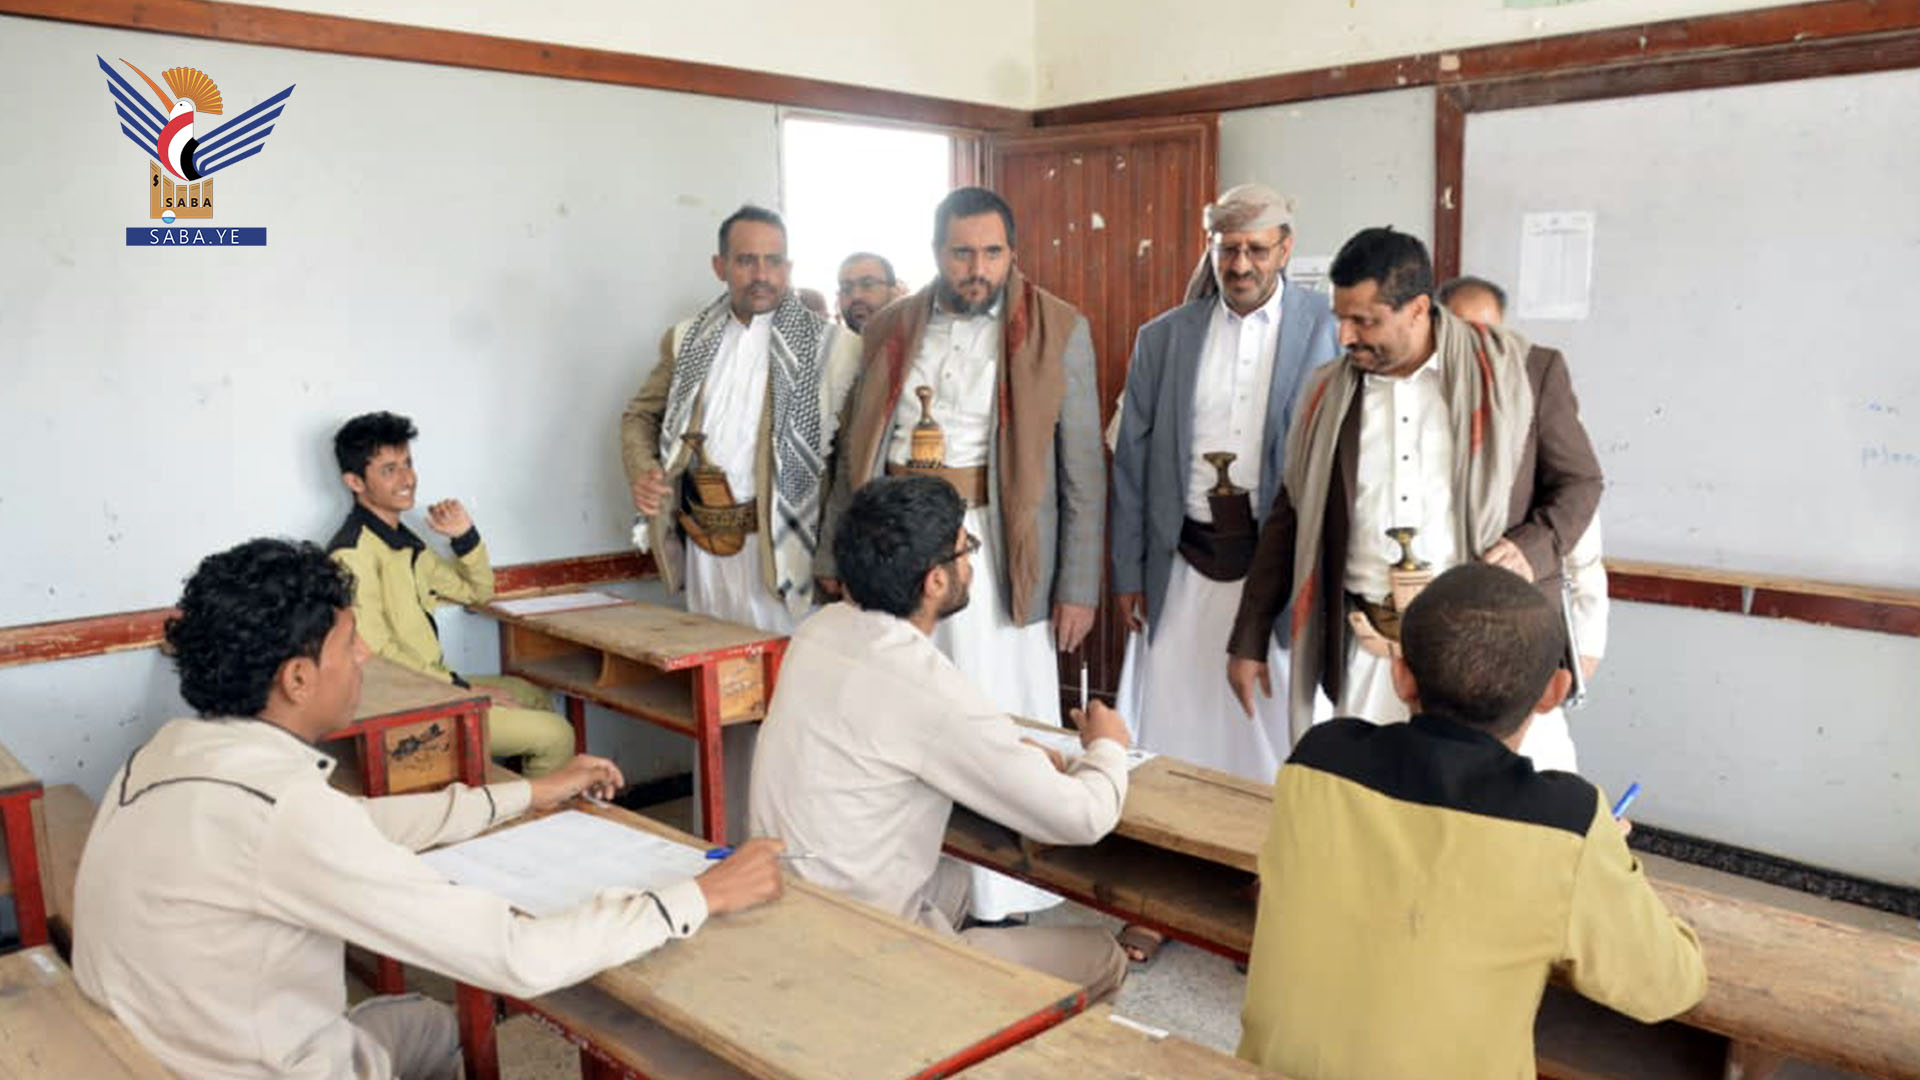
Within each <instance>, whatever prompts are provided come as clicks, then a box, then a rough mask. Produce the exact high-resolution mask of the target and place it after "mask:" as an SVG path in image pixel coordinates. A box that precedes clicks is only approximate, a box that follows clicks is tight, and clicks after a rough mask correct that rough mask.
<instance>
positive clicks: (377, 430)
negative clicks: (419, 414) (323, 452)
mask: <svg viewBox="0 0 1920 1080" xmlns="http://www.w3.org/2000/svg"><path fill="white" fill-rule="evenodd" d="M419 437H420V432H419V429H417V428H415V427H414V426H413V421H412V420H409V419H407V418H406V417H404V416H398V415H395V414H394V413H390V412H374V413H367V414H366V415H364V416H356V417H354V418H353V419H351V420H349V421H347V422H346V423H344V424H342V425H340V430H339V431H337V432H335V433H334V435H333V460H335V461H337V462H339V463H340V471H341V472H343V473H352V474H353V475H355V476H358V477H361V478H363V479H364V478H365V477H366V475H367V462H369V461H372V460H373V455H374V454H376V453H379V451H380V448H381V447H383V446H405V445H407V444H408V443H410V442H412V441H413V440H414V439H417V438H419Z"/></svg>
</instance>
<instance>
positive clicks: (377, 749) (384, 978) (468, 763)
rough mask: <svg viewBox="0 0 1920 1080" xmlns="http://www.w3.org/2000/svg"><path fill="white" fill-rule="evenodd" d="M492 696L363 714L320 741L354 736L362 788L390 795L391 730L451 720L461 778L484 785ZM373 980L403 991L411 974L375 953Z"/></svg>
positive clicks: (387, 990)
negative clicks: (458, 747) (488, 711)
mask: <svg viewBox="0 0 1920 1080" xmlns="http://www.w3.org/2000/svg"><path fill="white" fill-rule="evenodd" d="M490 700H491V699H489V698H487V697H486V696H484V695H482V696H479V697H471V698H462V699H459V700H455V701H448V702H443V703H441V704H439V705H428V706H425V707H423V708H418V709H403V710H400V711H398V712H390V713H379V714H377V715H374V716H363V717H361V718H360V719H358V720H355V721H354V722H353V723H351V724H348V725H347V726H346V727H343V728H341V729H340V730H338V731H332V732H328V733H327V734H326V735H323V736H321V738H320V741H321V742H323V743H325V742H338V741H340V740H344V739H351V740H353V744H354V750H355V751H356V752H357V753H358V756H359V758H360V785H361V790H362V791H363V792H364V793H365V794H366V796H367V797H368V798H370V799H373V798H379V797H380V796H382V795H387V794H390V790H389V780H388V777H387V748H386V738H385V736H386V733H387V732H388V731H390V730H392V729H393V728H397V727H404V726H406V725H409V724H417V723H420V722H422V721H426V720H441V719H444V720H448V721H451V722H452V723H453V724H454V725H455V726H456V728H457V730H458V732H459V736H458V737H459V740H460V751H459V760H458V769H459V771H458V779H459V781H460V782H461V783H463V784H466V785H467V786H468V787H480V786H482V785H484V784H485V783H486V782H487V709H488V707H489V703H490ZM350 966H352V967H354V969H355V971H356V972H357V973H360V974H365V973H364V972H361V971H360V969H359V967H358V965H350ZM370 981H371V982H372V984H373V989H374V992H375V993H379V994H401V993H405V992H406V989H407V977H406V973H405V972H404V971H402V970H401V967H400V962H399V961H398V960H395V959H393V958H392V957H389V956H380V955H378V954H375V956H374V970H373V973H372V978H371V979H370Z"/></svg>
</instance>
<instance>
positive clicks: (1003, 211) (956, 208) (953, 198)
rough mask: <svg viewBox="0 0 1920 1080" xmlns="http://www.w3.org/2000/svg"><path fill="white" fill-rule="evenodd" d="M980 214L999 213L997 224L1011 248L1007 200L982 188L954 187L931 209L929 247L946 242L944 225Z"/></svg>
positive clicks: (1010, 212) (1012, 237) (1011, 239)
mask: <svg viewBox="0 0 1920 1080" xmlns="http://www.w3.org/2000/svg"><path fill="white" fill-rule="evenodd" d="M981 214H999V215H1000V223H1001V224H1003V225H1005V226H1006V227H1007V248H1008V249H1009V250H1011V249H1012V248H1013V240H1014V234H1013V207H1011V206H1008V205H1007V200H1005V199H1003V198H1001V197H1000V196H998V195H995V194H994V193H993V192H991V191H988V190H987V189H986V188H983V187H963V188H955V189H953V190H952V191H950V192H948V193H947V197H946V198H944V199H941V200H940V205H939V206H936V207H934V208H933V246H934V247H936V248H937V247H939V246H940V245H942V244H944V243H946V242H947V226H948V225H950V224H952V223H953V219H954V218H967V217H978V216H980V215H981Z"/></svg>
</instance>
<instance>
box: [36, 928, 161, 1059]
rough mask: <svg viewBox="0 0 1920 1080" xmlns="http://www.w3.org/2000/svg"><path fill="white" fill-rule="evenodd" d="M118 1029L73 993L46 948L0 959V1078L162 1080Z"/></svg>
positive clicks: (142, 1051) (69, 978)
mask: <svg viewBox="0 0 1920 1080" xmlns="http://www.w3.org/2000/svg"><path fill="white" fill-rule="evenodd" d="M172 1075H173V1074H171V1073H169V1072H168V1071H167V1070H166V1069H164V1068H162V1067H161V1066H160V1062H159V1061H157V1060H155V1059H154V1057H153V1055H152V1054H149V1053H148V1052H147V1051H146V1049H145V1048H143V1047H142V1046H141V1045H140V1044H139V1042H138V1041H136V1040H135V1039H134V1037H133V1033H132V1032H131V1031H128V1030H127V1029H126V1026H125V1025H123V1024H121V1023H120V1022H119V1021H118V1020H115V1019H114V1018H113V1016H112V1015H111V1014H109V1013H108V1012H107V1011H106V1010H105V1009H102V1008H101V1007H100V1006H98V1005H95V1004H94V1003H93V1002H91V1001H88V1000H87V998H86V997H85V995H83V994H81V993H80V987H79V986H78V985H77V984H75V983H74V981H73V972H72V971H70V970H68V968H67V965H66V964H64V963H62V962H61V961H60V957H59V956H58V955H56V954H55V953H54V951H53V949H52V948H51V947H49V946H46V945H42V946H39V947H38V948H33V949H23V950H21V951H20V952H16V953H12V954H9V955H7V956H0V1076H4V1077H8V1078H9V1080H12V1078H15V1077H17V1078H19V1080H43V1078H44V1080H170V1078H171V1077H172Z"/></svg>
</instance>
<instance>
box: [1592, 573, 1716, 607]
mask: <svg viewBox="0 0 1920 1080" xmlns="http://www.w3.org/2000/svg"><path fill="white" fill-rule="evenodd" d="M1607 595H1608V596H1610V597H1612V598H1613V599H1615V600H1631V601H1634V602H1635V603H1640V604H1665V605H1667V606H1669V607H1687V608H1699V609H1700V610H1702V611H1730V612H1733V613H1734V614H1739V613H1740V612H1741V611H1742V610H1743V609H1744V607H1745V605H1744V604H1742V603H1741V589H1740V586H1738V585H1730V584H1726V583H1723V582H1717V581H1695V580H1692V579H1688V578H1677V577H1661V576H1658V575H1654V574H1634V573H1622V572H1620V571H1618V570H1614V569H1612V568H1608V570H1607Z"/></svg>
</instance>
